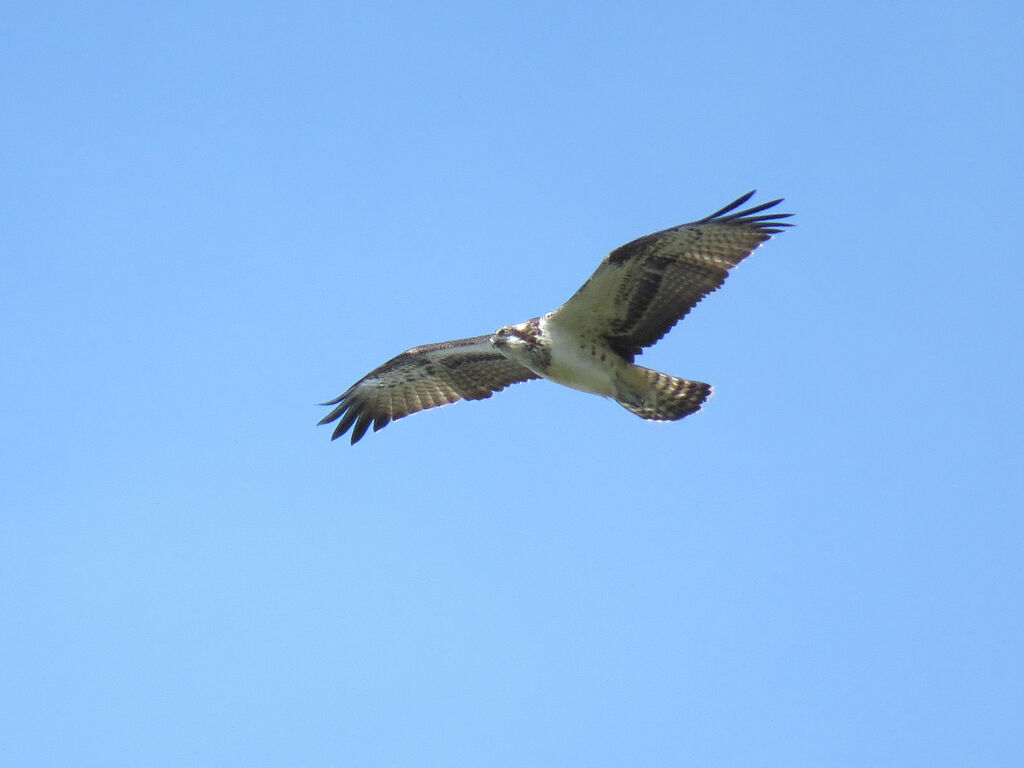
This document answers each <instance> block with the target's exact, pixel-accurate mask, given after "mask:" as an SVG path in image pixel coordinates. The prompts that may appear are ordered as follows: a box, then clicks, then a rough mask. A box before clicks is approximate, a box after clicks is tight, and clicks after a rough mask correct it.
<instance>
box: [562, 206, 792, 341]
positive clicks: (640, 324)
mask: <svg viewBox="0 0 1024 768" xmlns="http://www.w3.org/2000/svg"><path fill="white" fill-rule="evenodd" d="M755 191H756V190H755ZM753 195H754V192H753V191H751V192H748V193H747V194H745V195H743V197H741V198H739V199H738V200H736V201H734V202H732V203H729V205H727V206H725V207H724V208H722V209H721V210H720V211H716V212H715V213H713V214H711V215H710V216H708V217H706V218H703V219H701V220H700V221H694V222H692V223H690V224H682V225H680V226H678V227H672V228H671V229H665V230H662V231H661V232H655V233H654V234H651V235H645V236H644V237H641V238H639V239H637V240H634V241H633V242H631V243H627V244H626V245H623V246H621V247H619V248H616V249H615V250H614V251H612V252H611V253H610V254H608V256H607V257H605V259H604V261H602V262H601V264H600V266H599V267H598V268H597V271H596V272H594V274H593V275H591V277H590V279H589V280H587V282H585V283H584V284H583V286H582V287H581V288H580V289H579V290H578V291H576V293H575V294H574V295H573V296H572V298H570V299H569V300H568V301H567V302H566V303H565V304H563V305H562V306H561V307H559V308H558V309H557V310H555V312H554V314H553V315H552V317H551V318H550V322H555V323H560V324H562V325H563V326H564V327H569V328H573V329H574V330H576V331H578V332H581V333H583V334H594V335H596V336H599V337H601V338H604V339H605V340H607V341H608V343H609V344H610V345H611V347H612V349H614V350H615V351H617V352H618V353H619V354H621V355H622V356H623V357H624V358H626V359H627V360H632V359H633V357H634V356H635V355H638V354H640V352H641V350H642V349H643V348H644V347H649V346H650V345H651V344H653V343H654V342H656V341H657V340H658V339H660V338H661V337H662V336H664V335H665V334H666V333H667V332H668V331H669V329H670V328H671V327H672V326H673V325H675V324H676V323H677V322H679V320H680V319H682V318H683V317H684V316H685V315H686V313H687V312H689V311H690V310H691V309H693V307H694V306H695V305H696V304H697V302H699V301H700V300H701V299H703V298H704V297H705V296H707V295H708V294H709V293H711V292H712V291H713V290H715V289H716V288H718V287H719V286H720V285H721V284H722V283H723V282H725V278H726V277H728V275H729V270H730V269H732V268H733V267H735V266H736V265H737V264H739V263H740V262H741V261H742V260H743V259H744V258H746V257H747V256H748V255H749V254H750V252H751V251H753V250H754V249H755V248H756V247H757V246H759V245H760V244H761V243H763V242H764V241H765V240H767V239H769V238H770V237H771V236H772V235H774V234H776V233H777V232H781V231H782V229H781V228H782V227H788V226H791V225H790V224H787V223H785V222H783V221H780V219H784V218H786V217H788V216H791V215H792V214H789V213H768V214H765V213H763V212H764V211H767V210H768V209H769V208H772V207H774V206H776V205H778V204H779V203H780V202H782V200H781V199H779V200H772V201H771V202H768V203H762V204H761V205H756V206H754V207H753V208H747V209H746V210H743V211H736V209H737V208H739V207H740V206H741V205H743V204H744V203H745V202H747V201H748V200H749V199H750V198H751V197H752V196H753ZM734 211H736V212H735V213H734Z"/></svg>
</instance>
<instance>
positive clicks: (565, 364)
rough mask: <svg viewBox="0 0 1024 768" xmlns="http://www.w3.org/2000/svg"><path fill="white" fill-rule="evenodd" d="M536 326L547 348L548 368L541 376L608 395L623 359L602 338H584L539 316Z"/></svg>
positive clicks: (610, 392) (614, 387)
mask: <svg viewBox="0 0 1024 768" xmlns="http://www.w3.org/2000/svg"><path fill="white" fill-rule="evenodd" d="M540 327H541V330H542V332H543V334H544V336H545V337H546V338H547V340H548V342H549V344H550V345H551V346H550V349H551V369H550V370H548V371H545V373H544V375H545V378H548V379H551V380H552V381H557V382H558V383H559V384H564V385H565V386H567V387H572V388H573V389H579V390H582V391H584V392H592V393H593V394H595V395H604V396H606V397H612V396H614V395H615V394H616V386H615V377H616V373H617V372H618V370H619V369H620V368H622V367H623V366H625V365H626V363H625V361H623V360H622V358H620V357H619V356H618V355H616V354H615V353H614V352H612V350H611V349H610V348H609V347H608V346H607V345H606V344H605V343H604V342H602V341H600V340H594V339H586V338H583V337H581V336H579V335H578V334H576V333H574V332H572V331H570V330H567V329H565V328H563V327H561V325H560V324H559V323H556V322H550V321H549V316H546V317H543V318H541V321H540Z"/></svg>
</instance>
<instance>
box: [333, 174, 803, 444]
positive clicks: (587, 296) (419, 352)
mask: <svg viewBox="0 0 1024 768" xmlns="http://www.w3.org/2000/svg"><path fill="white" fill-rule="evenodd" d="M753 194H754V193H753V192H750V193H748V194H746V195H744V196H743V197H741V198H739V199H738V200H736V201H734V202H733V203H730V204H729V205H727V206H726V207H725V208H722V209H721V210H720V211H717V212H715V213H713V214H711V215H710V216H708V217H706V218H704V219H701V220H699V221H695V222H693V223H691V224H684V225H681V226H678V227H673V228H671V229H666V230H662V231H661V232H655V233H654V234H651V235H645V236H644V237H641V238H639V239H637V240H634V241H632V242H630V243H627V244H626V245H623V246H621V247H619V248H616V249H615V250H614V251H612V252H611V253H610V254H609V255H608V256H607V257H606V258H605V259H604V261H602V262H601V264H600V266H599V267H598V268H597V271H595V272H594V274H593V275H592V276H591V277H590V279H588V280H587V281H586V283H584V284H583V286H582V287H581V288H580V289H579V290H578V291H577V292H576V293H575V294H574V295H573V296H572V297H571V298H570V299H569V300H568V301H567V302H566V303H565V304H563V305H562V306H561V307H559V308H558V309H556V310H554V311H553V312H549V313H547V314H546V315H543V316H541V317H535V318H533V319H532V320H527V321H526V322H524V323H518V324H516V325H506V326H502V327H501V328H499V329H498V330H497V331H495V332H494V333H493V334H491V335H489V336H475V337H472V338H468V339H458V340H455V341H446V342H440V343H438V344H427V345H424V346H421V347H413V348H412V349H409V350H406V351H405V352H403V353H402V354H400V355H398V356H396V357H394V358H392V359H391V360H389V361H388V362H386V363H384V364H383V365H382V366H380V367H379V368H376V369H375V370H373V371H371V372H370V373H369V374H367V375H366V376H364V377H363V378H362V379H360V380H359V381H358V382H356V383H355V384H354V385H353V386H352V387H350V388H349V389H348V390H347V391H346V392H345V393H344V394H342V395H341V396H339V397H338V398H336V399H334V400H332V401H330V402H328V403H325V405H334V406H336V407H335V408H334V409H333V410H332V411H331V412H330V413H328V414H327V416H326V417H324V418H323V419H322V420H321V421H320V423H321V424H326V423H329V422H332V421H334V420H336V419H340V421H339V422H338V425H337V427H336V428H335V430H334V433H333V437H334V438H337V437H340V436H341V435H343V434H344V433H345V432H347V431H348V429H349V428H351V427H353V425H354V429H353V430H352V442H353V443H355V442H357V441H358V440H359V439H360V438H362V436H363V435H364V434H365V433H366V430H367V429H368V428H369V427H370V425H371V424H372V425H373V428H374V431H376V430H379V429H381V428H382V427H384V426H385V425H386V424H388V423H389V422H391V421H392V420H394V419H399V418H402V417H403V416H407V415H408V414H410V413H415V412H416V411H420V410H424V409H426V408H432V407H434V406H437V405H444V404H445V403H451V402H455V401H456V400H460V399H466V400H479V399H483V398H487V397H490V396H491V394H492V393H494V392H498V391H500V390H502V389H504V388H505V387H506V386H508V385H509V384H514V383H516V382H520V381H528V380H530V379H536V378H544V379H549V380H551V381H554V382H556V383H558V384H562V385H564V386H567V387H571V388H573V389H578V390H581V391H583V392H590V393H592V394H595V395H601V396H603V397H611V398H613V399H615V400H616V401H617V402H618V403H619V404H620V405H622V406H623V407H624V408H627V409H628V410H630V411H631V412H633V413H635V414H636V415H638V416H640V417H641V418H644V419H649V420H653V421H672V420H676V419H681V418H683V417H684V416H687V415H688V414H690V413H693V412H694V411H696V410H698V409H699V408H700V406H701V404H702V403H703V402H704V401H705V400H706V399H707V397H708V395H710V394H711V387H710V385H708V384H704V383H703V382H699V381H689V380H687V379H680V378H677V377H675V376H670V375H668V374H665V373H660V372H658V371H653V370H651V369H649V368H644V367H642V366H639V365H635V364H634V363H633V360H634V358H635V357H636V355H638V354H640V353H641V352H642V350H643V348H644V347H648V346H650V345H652V344H654V343H655V342H656V341H657V340H658V339H660V338H661V337H662V336H664V335H665V333H667V332H668V331H669V329H670V328H671V327H672V326H673V325H675V323H676V322H678V321H679V320H680V319H681V318H682V317H683V316H685V315H686V313H687V312H689V311H690V309H692V308H693V306H694V305H696V304H697V302H699V301H700V300H701V299H702V298H703V297H704V296H705V295H707V294H708V293H710V292H711V291H713V290H715V289H716V288H718V287H719V286H720V285H721V284H722V282H724V280H725V278H726V277H727V276H728V272H729V270H730V269H731V268H732V267H734V266H735V265H736V264H738V263H739V262H740V261H741V260H743V259H744V258H745V257H746V256H747V255H749V254H750V252H751V251H753V249H754V248H756V247H757V246H758V245H760V244H761V243H762V242H764V241H765V240H767V239H768V238H769V237H771V236H772V235H773V234H775V233H777V232H779V231H781V229H780V228H781V227H785V226H789V225H788V224H786V223H785V222H782V221H780V219H782V218H785V217H787V216H789V215H790V214H785V213H772V214H763V215H755V214H760V213H761V212H763V211H765V210H767V209H769V208H771V207H773V206H775V205H777V204H778V203H779V202H781V201H780V200H773V201H772V202H769V203H764V204H762V205H759V206H755V207H753V208H749V209H747V210H745V211H739V212H737V213H733V212H732V211H734V210H735V209H736V208H738V207H739V206H741V205H742V204H743V203H745V202H746V201H747V200H749V199H750V197H751V196H752V195H753Z"/></svg>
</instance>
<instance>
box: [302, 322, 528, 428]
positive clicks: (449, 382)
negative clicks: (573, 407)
mask: <svg viewBox="0 0 1024 768" xmlns="http://www.w3.org/2000/svg"><path fill="white" fill-rule="evenodd" d="M536 378H538V377H537V375H536V374H534V373H533V372H532V371H530V370H529V369H528V368H524V367H523V366H521V365H520V364H519V363H517V362H515V361H513V360H509V359H508V358H507V357H505V356H503V355H502V354H501V353H500V352H498V351H497V350H495V349H494V348H493V347H492V346H491V343H490V336H474V337H472V338H468V339H457V340H455V341H443V342H440V343H438V344H426V345H424V346H420V347H413V348H412V349H407V350H406V351H405V352H403V353H402V354H400V355H397V356H396V357H393V358H391V359H390V360H388V361H387V362H386V363H384V364H383V365H381V366H379V367H378V368H375V369H374V370H372V371H370V373H368V374H367V375H366V376H364V377H363V378H361V379H360V380H359V381H357V382H356V383H355V384H353V385H352V386H351V387H349V388H348V389H347V390H346V391H345V392H344V393H343V394H341V395H339V396H338V397H336V398H334V399H333V400H331V401H329V402H326V403H324V405H333V406H335V408H334V409H333V410H332V411H331V412H330V413H328V414H327V415H326V416H325V417H324V418H322V419H321V420H320V421H319V422H318V424H329V423H331V422H332V421H335V420H338V424H337V426H336V427H335V428H334V432H333V434H332V435H331V439H332V440H334V439H337V438H339V437H341V436H342V435H343V434H345V433H346V432H347V431H348V430H349V429H350V428H351V429H352V444H353V445H354V444H355V443H357V442H358V441H359V440H360V439H361V438H362V437H363V435H365V434H366V431H367V430H368V429H369V428H370V426H371V425H372V426H373V431H374V432H376V431H377V430H380V429H383V428H384V427H385V426H387V425H388V424H389V423H390V422H392V421H394V420H396V419H401V418H403V417H404V416H408V415H409V414H412V413H416V412H417V411H422V410H426V409H427V408H434V407H436V406H439V405H445V404H447V403H454V402H456V401H458V400H482V399H484V398H488V397H490V396H491V395H492V394H493V393H495V392H500V391H501V390H502V389H504V388H505V387H507V386H508V385H509V384H515V383H516V382H520V381H527V380H529V379H536ZM353 425H354V427H353Z"/></svg>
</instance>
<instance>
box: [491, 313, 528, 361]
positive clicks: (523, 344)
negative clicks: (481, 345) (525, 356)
mask: <svg viewBox="0 0 1024 768" xmlns="http://www.w3.org/2000/svg"><path fill="white" fill-rule="evenodd" d="M538 333H539V330H538V328H537V323H536V322H535V321H532V320H528V321H527V322H525V323H517V324H516V325H503V326H501V328H499V329H498V330H496V331H495V332H494V333H493V334H491V345H492V346H494V347H495V348H496V349H497V350H499V351H500V352H501V353H502V354H505V355H508V354H510V353H511V354H512V355H515V354H516V352H519V351H522V350H525V349H528V348H531V347H534V346H536V344H537V335H538Z"/></svg>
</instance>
